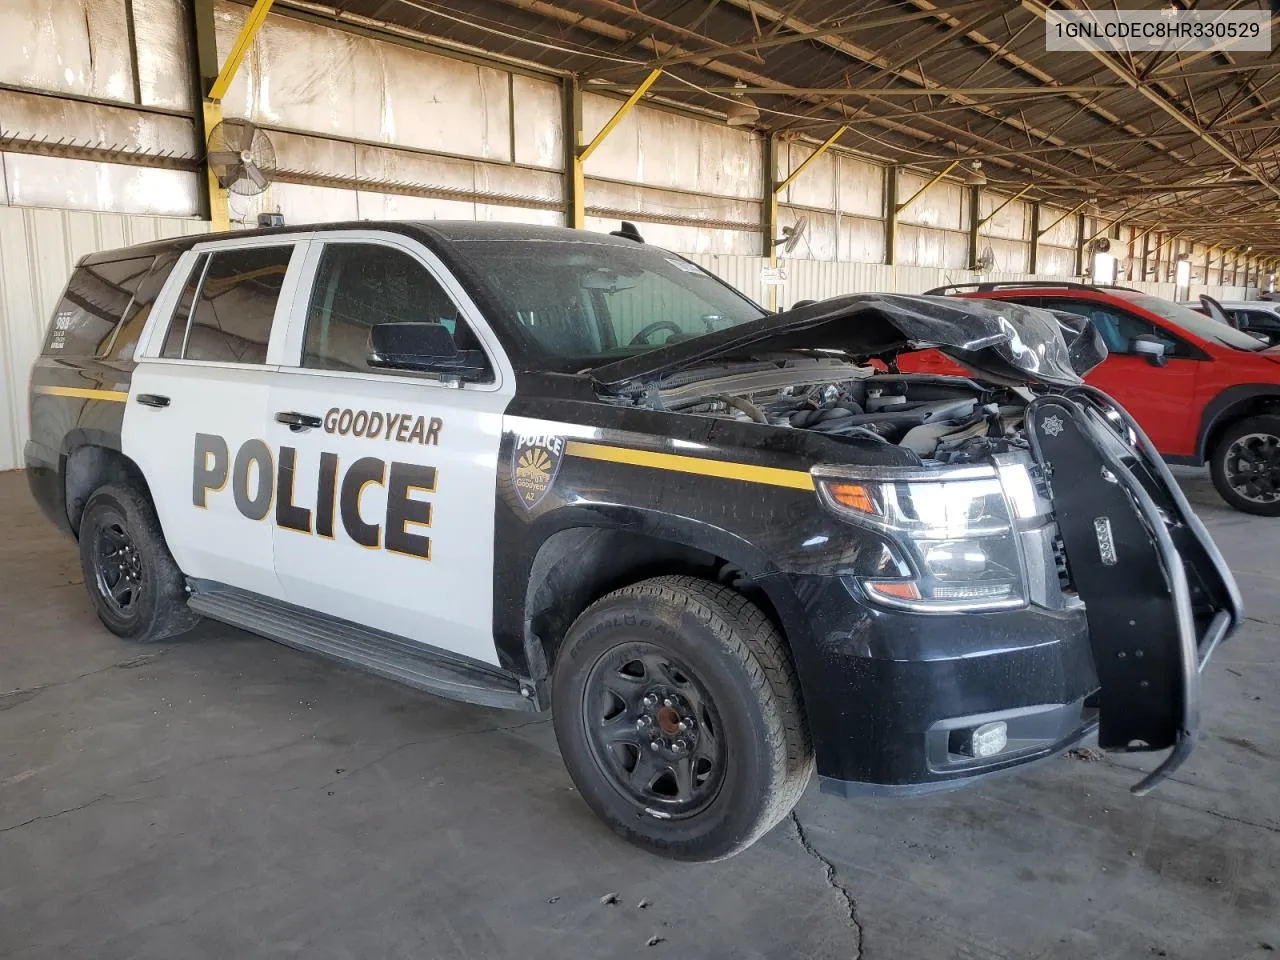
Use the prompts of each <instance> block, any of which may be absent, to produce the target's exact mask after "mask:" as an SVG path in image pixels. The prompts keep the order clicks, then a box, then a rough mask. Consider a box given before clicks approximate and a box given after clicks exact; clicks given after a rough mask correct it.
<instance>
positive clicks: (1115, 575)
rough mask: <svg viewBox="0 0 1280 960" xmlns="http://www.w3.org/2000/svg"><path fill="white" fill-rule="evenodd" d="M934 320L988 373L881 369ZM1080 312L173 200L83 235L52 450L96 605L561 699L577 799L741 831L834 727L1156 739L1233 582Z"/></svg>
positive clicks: (422, 682)
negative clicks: (185, 220) (800, 300)
mask: <svg viewBox="0 0 1280 960" xmlns="http://www.w3.org/2000/svg"><path fill="white" fill-rule="evenodd" d="M924 346H934V347H937V348H938V349H940V350H942V351H944V352H945V353H947V354H948V355H949V356H951V357H953V358H954V359H956V360H958V361H960V362H961V363H963V364H965V365H966V366H967V367H968V368H969V369H971V370H973V371H974V378H972V379H970V378H967V377H948V376H930V375H900V374H896V373H894V372H893V370H894V358H895V357H896V355H897V354H898V352H899V351H906V350H911V349H919V348H921V347H924ZM1104 354H1105V349H1104V348H1102V347H1101V346H1100V342H1099V341H1098V339H1097V337H1096V336H1095V334H1094V332H1093V330H1092V328H1091V326H1090V325H1089V324H1088V321H1085V320H1083V319H1081V318H1078V317H1072V316H1070V315H1055V314H1052V313H1049V312H1046V311H1042V310H1037V309H1033V308H1027V307H1020V306H1017V305H1012V304H999V305H996V304H990V303H985V302H978V301H962V300H950V299H945V298H930V297H903V296H881V295H866V296H852V297H843V298H839V299H835V300H829V301H824V302H821V303H816V304H810V305H808V306H805V307H802V308H799V309H796V310H792V311H790V312H788V313H784V314H780V315H768V314H767V313H766V312H765V311H764V310H762V309H761V308H760V307H758V306H756V305H755V304H754V303H751V302H750V301H748V300H747V299H745V298H743V297H742V296H741V295H739V294H738V293H736V292H735V291H734V290H732V289H731V288H729V287H727V286H726V285H724V284H723V283H721V282H720V281H719V280H717V279H716V278H715V277H713V276H711V275H710V274H707V273H706V272H704V271H703V270H701V269H700V268H699V267H698V266H696V265H695V264H693V263H690V262H689V261H687V260H685V259H683V258H681V257H679V256H677V255H674V254H671V253H668V252H666V251H663V250H660V249H656V248H654V247H651V246H648V245H645V244H643V243H639V242H636V240H635V239H633V238H627V237H617V236H601V235H595V234H589V233H584V232H577V231H570V230H563V229H554V228H535V227H523V226H513V225H502V224H484V223H454V224H449V223H431V224H425V223H424V224H414V223H401V224H390V223H388V224H378V225H373V224H369V223H360V224H337V225H332V226H322V227H316V228H314V229H308V230H301V231H300V230H296V229H293V230H291V229H287V228H286V229H276V230H268V231H255V232H250V233H242V234H228V235H222V236H216V237H208V238H192V237H188V238H184V239H180V240H173V241H166V242H162V243H157V244H151V245H148V246H141V247H135V248H130V249H127V250H119V251H114V252H110V253H101V254H95V255H93V256H90V257H87V258H85V259H84V260H83V261H82V262H81V263H80V265H79V266H78V267H77V269H76V271H75V273H74V275H73V276H72V278H71V280H70V283H69V284H68V287H67V290H66V293H65V296H64V297H63V299H62V301H61V303H60V304H59V306H58V309H57V313H56V315H55V316H54V318H53V321H52V324H51V327H50V331H49V335H48V339H47V341H46V344H45V347H44V351H43V354H42V356H41V357H40V358H39V360H38V361H37V363H36V365H35V368H34V370H33V372H32V378H31V441H30V443H29V445H28V447H27V453H26V458H27V464H28V468H29V477H30V483H31V488H32V491H33V492H34V494H35V496H36V498H37V500H38V501H39V502H40V504H41V505H42V507H43V508H44V510H45V511H46V513H47V514H48V515H49V517H50V518H52V520H53V521H54V522H55V523H57V524H58V525H60V526H61V527H63V528H65V529H66V530H67V531H68V532H70V533H72V534H73V535H74V536H75V537H76V538H77V539H78V541H79V548H80V555H81V560H82V563H83V567H84V574H85V583H86V584H87V586H88V589H89V591H90V593H91V594H92V597H93V600H94V603H95V604H96V605H97V609H98V613H99V615H100V617H101V619H102V622H103V623H104V624H105V625H106V626H107V627H108V629H110V630H111V631H112V632H114V633H116V634H118V635H120V636H123V637H128V638H133V639H137V640H157V639H161V638H164V637H168V636H172V635H174V634H177V633H179V632H180V631H182V630H185V629H187V628H189V627H190V626H191V625H192V624H194V623H195V622H196V620H197V619H198V618H199V617H201V616H206V617H212V618H216V619H218V620H222V621H225V622H227V623H231V624H235V625H237V626H240V627H244V628H245V629H248V630H252V631H255V632H257V633H260V634H262V635H264V636H267V637H270V638H273V639H275V640H278V641H281V642H283V643H286V644H289V645H291V646H295V647H298V648H301V649H304V650H310V651H315V652H318V653H321V654H325V655H328V656H331V657H335V658H337V659H339V660H343V661H345V662H348V663H351V664H356V665H358V666H360V667H363V668H365V669H367V670H370V671H372V672H374V673H377V674H380V675H382V676H385V677H390V678H394V679H396V680H399V681H402V682H404V683H407V684H410V685H412V686H415V687H418V688H420V689H422V690H426V691H430V692H432V693H435V694H438V695H441V696H445V697H452V698H456V699H460V700H465V701H470V702H473V703H478V704H485V705H488V706H497V707H509V708H513V709H524V710H544V709H547V708H550V709H551V710H552V711H553V714H554V723H555V730H556V734H557V737H558V739H559V743H560V747H561V751H562V753H563V756H564V760H565V763H566V765H567V766H568V768H569V772H570V774H571V775H572V777H573V779H574V782H575V783H576V784H577V785H578V787H579V789H580V791H581V793H582V796H583V797H584V799H585V800H586V801H587V803H588V804H589V805H590V806H591V807H592V809H594V810H595V812H596V813H597V814H599V815H600V816H601V817H602V818H603V819H604V820H605V821H607V822H608V823H609V824H610V825H611V826H612V827H613V829H615V830H616V831H617V832H618V833H620V834H622V835H623V836H625V837H627V838H628V839H630V840H632V841H634V842H636V843H639V844H642V845H644V846H646V847H648V848H649V849H651V850H654V851H657V852H660V853H663V854H665V855H668V856H673V857H680V858H685V859H713V858H717V857H724V856H729V855H731V854H733V853H735V852H737V851H739V850H742V849H743V848H745V847H746V846H748V845H749V844H750V843H752V842H753V841H754V840H755V839H756V838H758V837H759V836H760V835H761V834H762V833H764V832H765V831H766V830H768V829H769V828H770V827H771V826H772V825H774V824H775V823H777V822H778V820H779V819H780V818H782V817H783V816H784V815H785V814H786V812H787V811H788V810H789V809H790V808H791V806H792V804H793V803H794V802H795V800H796V799H797V797H799V795H800V793H801V791H802V790H803V789H804V787H805V785H806V783H807V782H808V780H809V778H810V775H811V772H812V770H813V767H814V761H815V757H816V763H817V770H818V773H819V774H820V776H821V778H822V785H823V788H824V789H826V790H828V791H833V792H836V793H839V794H843V795H846V796H857V795H862V794H914V793H921V792H928V791H933V790H940V789H947V788H950V787H954V786H956V785H959V784H961V783H964V782H967V781H973V780H976V779H979V778H981V777H983V776H986V775H988V774H992V773H995V772H998V771H1001V770H1006V769H1009V768H1012V767H1018V766H1021V765H1023V764H1027V763H1030V762H1032V761H1036V760H1040V759H1043V758H1047V757H1050V756H1052V755H1054V754H1057V753H1059V752H1061V751H1062V750H1064V749H1066V748H1067V747H1069V746H1071V745H1072V744H1075V743H1077V742H1079V741H1080V740H1081V739H1082V738H1085V737H1087V736H1091V735H1092V734H1093V733H1094V732H1095V731H1097V735H1098V737H1099V741H1100V743H1101V745H1102V746H1103V747H1104V748H1107V749H1118V750H1131V749H1145V750H1166V749H1170V748H1172V749H1171V752H1170V754H1169V756H1168V757H1167V758H1166V759H1165V760H1164V762H1163V763H1162V764H1161V766H1160V768H1159V769H1158V770H1156V771H1155V772H1153V773H1152V774H1151V775H1150V776H1149V777H1148V779H1147V780H1146V781H1144V783H1143V784H1140V785H1139V787H1138V788H1135V789H1139V790H1142V789H1145V788H1146V787H1148V786H1150V785H1151V784H1153V783H1154V782H1155V781H1156V780H1158V779H1160V778H1161V777H1162V776H1164V775H1167V774H1168V772H1169V771H1171V770H1172V769H1174V768H1175V767H1176V766H1177V765H1178V764H1179V763H1180V762H1181V761H1182V760H1183V759H1184V758H1185V756H1186V753H1187V752H1188V750H1189V749H1190V745H1191V742H1192V735H1193V733H1194V730H1195V726H1196V717H1197V708H1196V700H1197V691H1198V689H1199V683H1198V671H1199V668H1200V666H1201V664H1202V662H1203V660H1204V659H1205V658H1206V657H1207V656H1208V653H1209V652H1210V651H1211V650H1212V648H1213V647H1214V645H1215V644H1216V643H1217V642H1218V641H1219V640H1221V639H1222V638H1223V637H1225V636H1226V635H1228V634H1229V633H1230V632H1231V631H1232V630H1233V629H1234V627H1235V626H1236V625H1237V624H1238V623H1239V622H1240V619H1241V616H1242V612H1241V606H1240V600H1239V595H1238V593H1237V591H1236V588H1235V584H1234V582H1233V581H1232V579H1231V576H1230V574H1229V573H1228V572H1227V570H1226V568H1225V566H1224V565H1223V563H1222V560H1221V558H1220V556H1219V555H1218V553H1217V550H1216V548H1215V547H1214V545H1213V543H1212V542H1211V541H1210V539H1209V538H1208V536H1207V535H1206V533H1205V531H1204V528H1203V527H1202V525H1201V524H1200V522H1199V520H1198V519H1197V518H1196V517H1195V515H1194V514H1193V513H1192V512H1191V510H1190V509H1189V507H1188V506H1187V503H1186V500H1185V499H1184V498H1183V496H1182V494H1181V492H1180V491H1179V489H1178V487H1177V485H1176V484H1175V483H1174V482H1173V481H1172V480H1171V478H1170V476H1169V474H1168V472H1167V471H1166V469H1165V467H1164V465H1163V463H1162V461H1161V460H1160V458H1159V457H1158V456H1157V455H1156V454H1155V453H1154V450H1153V449H1152V447H1151V446H1150V444H1149V443H1148V442H1147V440H1146V438H1145V437H1144V436H1143V435H1142V433H1141V431H1140V430H1139V429H1138V428H1137V427H1136V425H1135V424H1134V423H1133V421H1132V420H1131V419H1130V418H1129V417H1128V415H1127V414H1126V413H1125V412H1124V411H1123V410H1122V409H1120V408H1119V407H1118V406H1117V405H1116V404H1114V403H1113V402H1111V401H1110V400H1109V399H1108V398H1107V397H1106V396H1105V395H1102V394H1100V393H1098V392H1097V391H1095V390H1091V389H1090V388H1088V387H1085V386H1084V385H1083V384H1082V382H1081V379H1080V375H1081V373H1083V372H1084V371H1086V370H1088V369H1089V367H1090V366H1091V365H1092V364H1094V363H1097V362H1098V360H1099V359H1100V358H1101V357H1102V356H1103V355H1104Z"/></svg>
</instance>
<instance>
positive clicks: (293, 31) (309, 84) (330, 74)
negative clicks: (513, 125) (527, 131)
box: [214, 0, 511, 160]
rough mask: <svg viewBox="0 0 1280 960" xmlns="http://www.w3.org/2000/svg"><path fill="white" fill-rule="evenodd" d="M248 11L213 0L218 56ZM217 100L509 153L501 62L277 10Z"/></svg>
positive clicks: (381, 136) (296, 122) (439, 145)
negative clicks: (483, 62) (454, 55)
mask: <svg viewBox="0 0 1280 960" xmlns="http://www.w3.org/2000/svg"><path fill="white" fill-rule="evenodd" d="M248 12H249V8H248V7H245V6H242V5H240V4H237V3H231V2H229V0H219V2H218V3H217V4H216V5H215V7H214V18H215V27H216V30H217V38H218V54H219V57H225V56H226V54H227V51H228V50H229V49H230V47H231V45H232V43H233V42H234V40H235V36H236V33H237V31H238V30H239V29H240V25H241V24H242V23H243V22H244V19H245V17H246V15H247V14H248ZM223 110H224V112H225V113H226V114H227V115H228V116H235V117H245V118H248V119H250V120H254V121H256V122H258V123H264V124H267V125H269V126H283V127H291V128H294V129H297V130H304V131H315V132H318V133H326V134H330V135H333V136H340V137H341V136H345V137H352V138H355V139H360V140H369V141H373V142H375V143H399V144H403V145H405V146H411V147H418V148H421V149H430V150H439V151H442V152H445V153H453V154H460V155H463V156H469V157H481V158H486V159H495V160H510V159H511V137H510V132H509V128H510V120H511V105H510V100H509V91H508V88H507V74H506V73H505V72H504V71H500V70H496V69H493V68H491V67H482V66H478V65H476V64H471V63H466V62H464V61H461V60H454V59H450V58H447V57H441V56H435V55H433V54H429V53H423V52H420V51H417V50H411V49H409V48H407V47H402V46H399V45H398V44H393V43H383V42H379V41H376V40H371V39H366V38H364V37H359V36H356V35H354V34H351V33H344V32H342V31H339V30H334V29H330V28H328V27H321V26H317V25H314V24H310V23H305V22H303V21H300V20H294V19H290V18H288V17H283V16H268V17H267V19H266V22H265V23H264V24H263V27H262V30H261V32H260V33H259V34H258V38H257V41H256V42H255V43H254V46H253V48H252V50H251V52H250V54H249V56H248V57H246V58H245V61H244V64H243V65H242V66H241V68H240V71H239V73H237V74H236V79H235V80H234V81H233V82H232V84H231V89H230V90H229V91H228V92H227V96H226V97H225V98H224V100H223Z"/></svg>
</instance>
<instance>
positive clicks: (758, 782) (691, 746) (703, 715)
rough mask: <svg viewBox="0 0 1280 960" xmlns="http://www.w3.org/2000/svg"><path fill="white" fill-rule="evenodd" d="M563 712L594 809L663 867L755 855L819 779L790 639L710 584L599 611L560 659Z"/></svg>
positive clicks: (624, 600)
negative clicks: (750, 850)
mask: <svg viewBox="0 0 1280 960" xmlns="http://www.w3.org/2000/svg"><path fill="white" fill-rule="evenodd" d="M551 698H552V712H553V718H552V719H553V720H554V722H555V728H556V739H557V741H558V742H559V744H560V753H561V756H562V757H563V758H564V762H565V766H566V767H568V769H569V775H570V776H571V777H572V778H573V781H574V784H575V785H576V786H577V788H578V791H579V792H580V793H581V794H582V797H583V799H584V800H585V801H586V802H587V804H588V805H589V806H590V807H591V808H592V810H593V811H595V813H596V814H597V815H598V816H599V817H600V818H601V819H602V820H604V822H605V823H607V824H608V825H609V826H610V827H611V828H612V829H613V830H614V831H615V832H616V833H618V834H619V835H621V836H622V837H624V838H625V839H627V840H629V841H631V842H632V843H635V844H637V845H638V846H641V847H644V848H645V849H647V850H649V851H651V852H653V853H657V854H660V855H662V856H667V857H673V858H676V859H681V860H719V859H722V858H724V857H729V856H733V855H734V854H735V853H738V852H739V851H741V850H744V849H746V848H747V847H748V846H750V845H751V844H752V843H754V842H755V841H756V840H757V839H759V838H760V837H761V836H763V835H764V833H765V832H767V831H768V830H769V829H770V828H772V827H773V826H774V825H775V824H776V823H777V822H778V821H779V820H781V819H782V818H783V817H784V816H786V815H787V813H788V812H790V810H791V808H792V807H793V806H794V805H795V802H796V800H798V799H799V797H800V794H801V793H802V792H803V790H804V788H805V785H806V784H807V783H808V782H809V778H810V775H811V774H812V772H813V753H812V748H811V746H810V742H809V735H808V731H807V729H806V726H805V719H804V709H803V706H802V704H801V701H800V690H799V684H798V682H797V680H796V674H795V668H794V666H793V665H792V663H791V658H790V654H789V651H788V650H787V649H786V645H785V643H784V641H783V639H782V637H781V635H780V634H779V633H778V630H777V628H776V627H775V626H774V625H773V624H772V623H771V622H770V621H769V618H768V617H767V616H765V614H764V613H763V612H762V611H761V610H760V608H759V607H757V606H755V605H754V604H753V603H751V602H750V601H749V600H747V599H746V598H745V597H743V596H742V595H741V594H739V593H737V592H735V591H734V590H732V589H730V588H728V587H724V586H720V585H718V584H714V583H709V582H707V581H705V580H699V579H696V578H694V577H657V578H655V579H652V580H645V581H643V582H641V583H637V584H634V585H632V586H629V587H624V588H622V589H621V590H616V591H614V592H613V593H610V594H608V595H606V596H605V597H602V598H601V599H600V600H598V601H596V603H594V604H592V605H591V606H590V607H588V608H587V609H586V610H585V611H584V612H583V613H582V615H581V616H579V617H578V619H577V620H576V621H575V622H574V624H573V626H572V627H571V628H570V629H569V632H568V634H567V635H566V636H565V639H564V642H563V644H562V645H561V647H560V650H559V651H558V653H557V656H556V661H555V669H554V675H553V677H552V688H551Z"/></svg>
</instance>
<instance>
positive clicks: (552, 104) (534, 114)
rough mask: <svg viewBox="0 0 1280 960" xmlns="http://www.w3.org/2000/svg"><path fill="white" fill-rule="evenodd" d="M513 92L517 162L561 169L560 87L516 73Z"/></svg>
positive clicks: (562, 139)
mask: <svg viewBox="0 0 1280 960" xmlns="http://www.w3.org/2000/svg"><path fill="white" fill-rule="evenodd" d="M511 83H512V89H513V90H514V93H515V104H514V111H515V133H516V163H527V164H530V165H532V166H535V167H549V168H551V169H553V170H563V169H564V119H563V116H562V110H561V104H560V87H559V86H558V85H557V84H554V83H549V82H547V81H546V80H535V79H533V78H532V77H524V76H520V75H519V74H517V75H515V76H513V77H512V80H511Z"/></svg>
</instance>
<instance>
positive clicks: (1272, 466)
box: [1209, 416, 1280, 517]
mask: <svg viewBox="0 0 1280 960" xmlns="http://www.w3.org/2000/svg"><path fill="white" fill-rule="evenodd" d="M1209 469H1210V473H1211V475H1212V477H1213V484H1214V486H1215V487H1216V488H1217V490H1218V493H1219V494H1221V496H1222V498H1223V499H1224V500H1226V501H1227V503H1229V504H1230V505H1231V506H1233V507H1235V508H1236V509H1237V510H1241V511H1243V512H1245V513H1252V514H1257V515H1259V516H1265V517H1276V516H1280V417H1274V416H1263V417H1251V418H1249V419H1248V420H1242V421H1240V422H1239V423H1237V424H1233V425H1232V426H1231V427H1229V428H1228V429H1227V431H1226V433H1224V434H1223V435H1222V437H1221V439H1220V440H1219V441H1218V445H1217V447H1216V448H1215V450H1214V452H1213V455H1212V460H1211V461H1210V464H1209Z"/></svg>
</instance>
